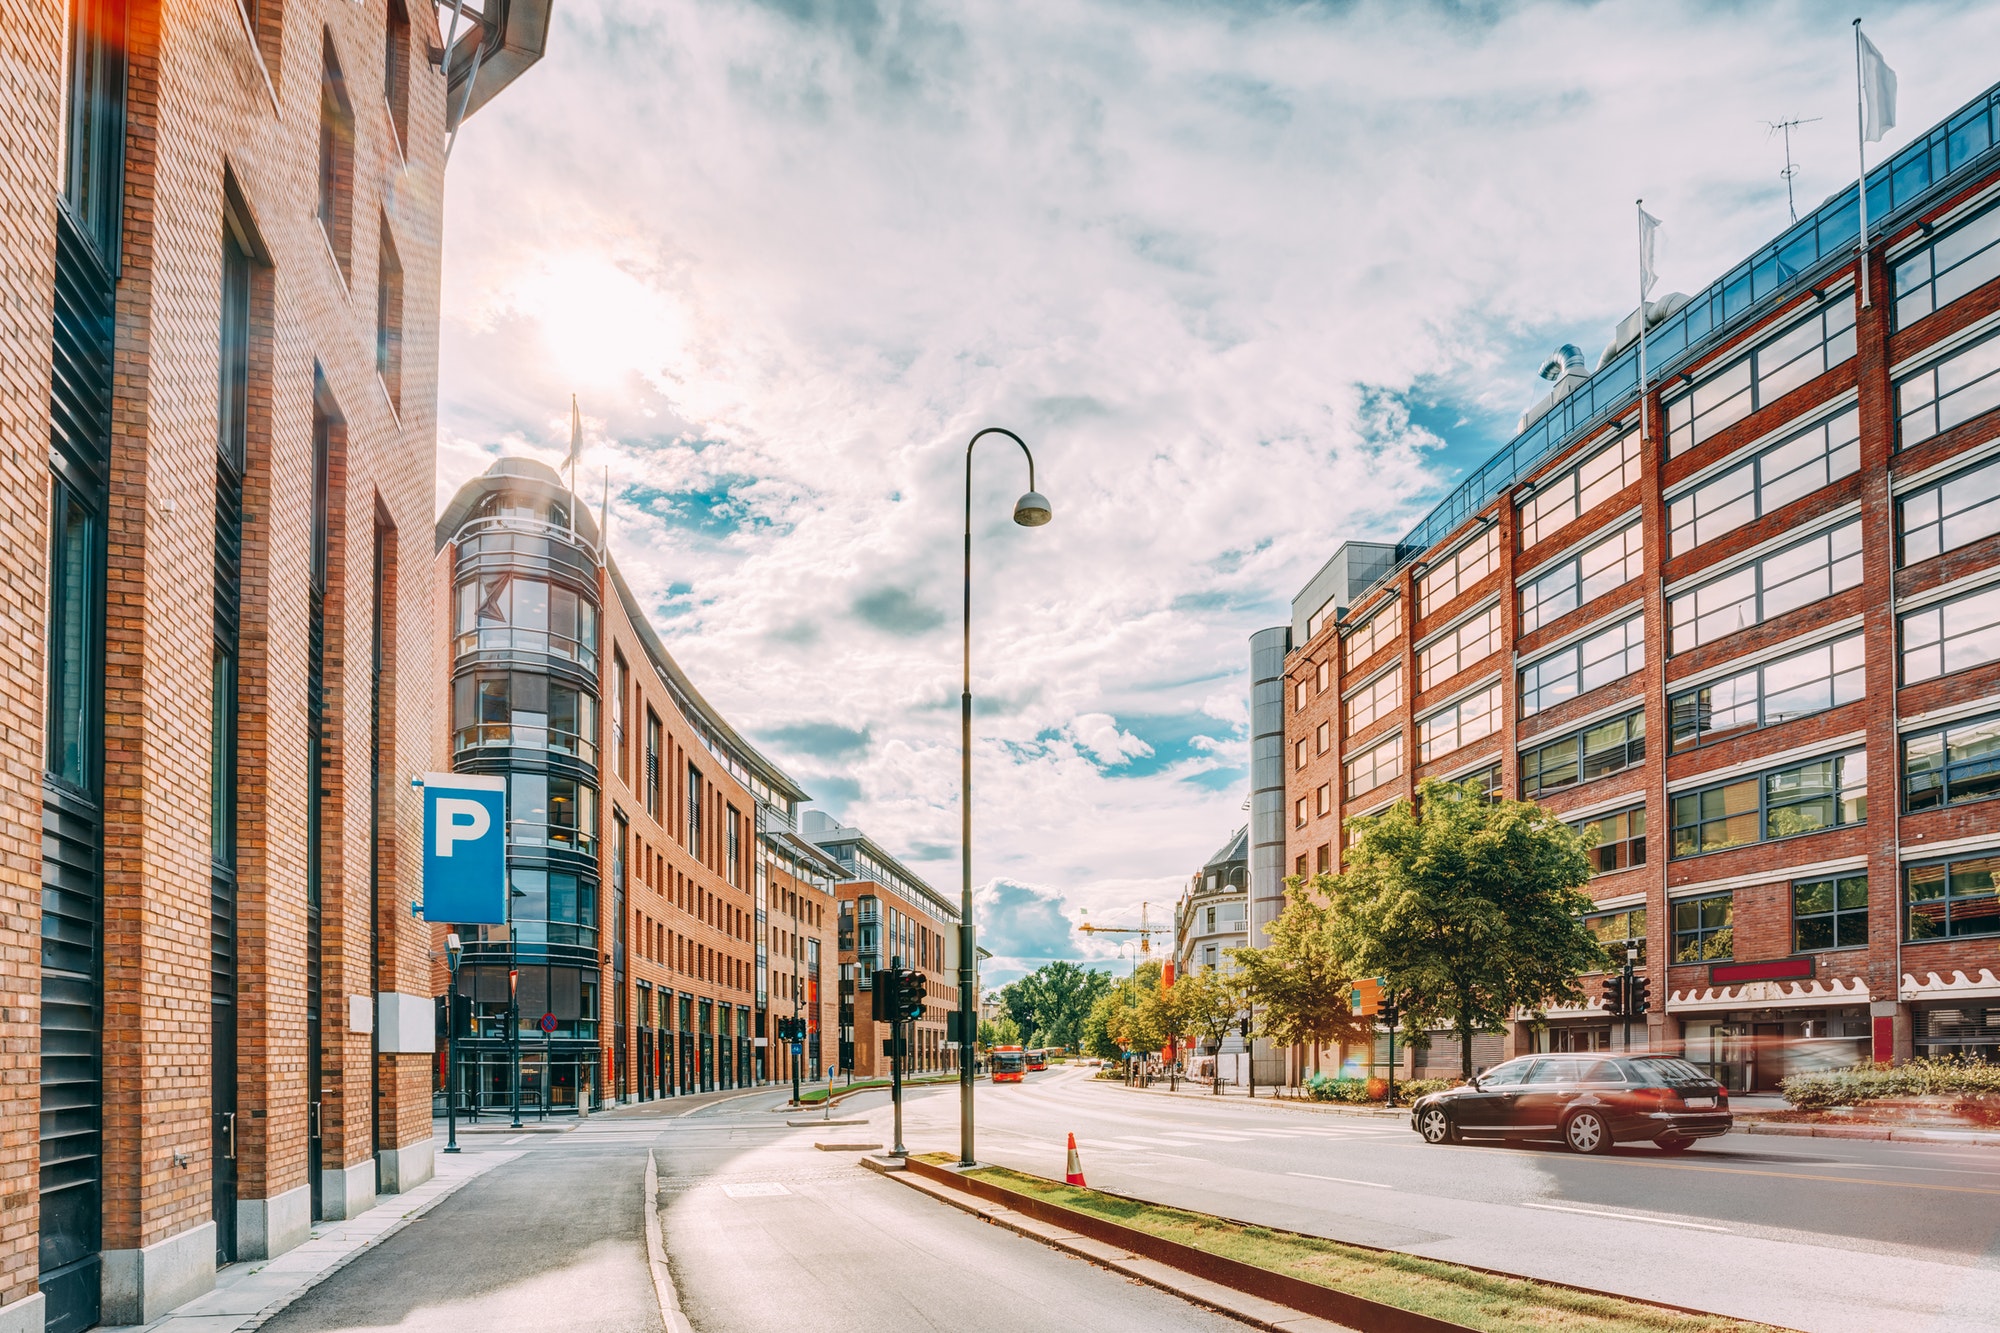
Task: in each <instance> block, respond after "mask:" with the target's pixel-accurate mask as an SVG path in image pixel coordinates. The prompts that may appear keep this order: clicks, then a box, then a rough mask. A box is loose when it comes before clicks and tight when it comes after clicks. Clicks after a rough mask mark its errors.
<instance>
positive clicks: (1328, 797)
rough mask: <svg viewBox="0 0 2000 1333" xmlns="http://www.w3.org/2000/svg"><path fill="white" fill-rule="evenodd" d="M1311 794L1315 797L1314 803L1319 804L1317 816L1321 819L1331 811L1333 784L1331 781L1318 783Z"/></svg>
mask: <svg viewBox="0 0 2000 1333" xmlns="http://www.w3.org/2000/svg"><path fill="white" fill-rule="evenodd" d="M1313 795H1314V797H1315V798H1316V804H1317V805H1318V806H1319V817H1320V818H1321V819H1324V818H1326V817H1327V816H1328V815H1330V814H1332V813H1333V784H1332V783H1331V782H1322V783H1320V785H1319V790H1318V791H1316V792H1314V793H1313Z"/></svg>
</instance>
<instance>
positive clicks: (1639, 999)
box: [1625, 972, 1653, 1018]
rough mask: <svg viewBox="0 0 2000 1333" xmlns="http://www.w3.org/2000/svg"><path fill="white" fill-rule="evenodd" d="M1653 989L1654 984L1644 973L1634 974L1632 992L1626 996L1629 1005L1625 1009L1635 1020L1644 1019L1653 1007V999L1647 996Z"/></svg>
mask: <svg viewBox="0 0 2000 1333" xmlns="http://www.w3.org/2000/svg"><path fill="white" fill-rule="evenodd" d="M1651 989H1652V983H1651V982H1650V981H1648V980H1647V979H1646V974H1645V973H1644V972H1634V973H1633V974H1632V992H1631V994H1630V995H1628V996H1626V999H1627V1001H1628V1003H1627V1004H1626V1006H1625V1007H1626V1009H1627V1011H1628V1012H1629V1013H1631V1015H1632V1016H1633V1017H1634V1018H1642V1017H1644V1016H1645V1013H1646V1010H1647V1009H1648V1008H1650V1007H1651V1006H1652V1002H1653V997H1652V996H1651V995H1649V994H1647V992H1648V991H1650V990H1651Z"/></svg>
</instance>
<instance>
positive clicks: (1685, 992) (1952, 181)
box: [1279, 88, 2000, 1089]
mask: <svg viewBox="0 0 2000 1333" xmlns="http://www.w3.org/2000/svg"><path fill="white" fill-rule="evenodd" d="M1996 136H2000V88H1996V89H1993V90H1989V91H1988V92H1986V93H1982V94H1981V95H1980V96H1979V97H1978V98H1976V99H1974V100H1973V101H1972V102H1971V103H1969V104H1968V105H1967V106H1965V107H1964V108H1963V109H1962V110H1960V111H1959V112H1957V113H1956V114H1954V115H1952V116H1951V117H1950V118H1948V119H1947V120H1946V121H1944V122H1943V123H1942V124H1940V125H1938V126H1937V127H1935V128H1934V129H1932V130H1931V131H1929V132H1928V133H1926V134H1922V135H1919V136H1917V137H1916V138H1915V140H1914V141H1913V142H1912V143H1911V144H1910V145H1909V146H1908V147H1906V148H1904V149H1903V150H1901V151H1900V152H1898V153H1896V154H1895V155H1894V156H1893V157H1892V158H1891V159H1890V160H1889V161H1888V162H1886V163H1883V164H1882V165H1881V166H1879V167H1878V168H1877V169H1875V170H1874V171H1872V172H1870V173H1869V177H1868V218H1869V227H1870V230H1869V235H1868V237H1867V244H1866V250H1865V255H1866V265H1867V267H1866V271H1865V274H1857V269H1856V253H1857V236H1858V232H1859V226H1858V210H1857V199H1856V195H1855V191H1854V190H1853V189H1849V190H1846V191H1844V192H1842V193H1841V194H1838V195H1836V196H1835V197H1834V198H1832V199H1830V200H1829V201H1828V202H1827V203H1826V204H1825V205H1824V206H1822V207H1821V208H1820V209H1818V210H1817V211H1816V212H1814V213H1813V214H1812V215H1811V216H1809V217H1806V218H1804V219H1802V220H1801V221H1799V222H1798V223H1797V224H1796V225H1794V226H1792V227H1791V228H1789V229H1787V230H1786V231H1785V232H1784V233H1783V234H1782V235H1780V236H1779V237H1777V238H1776V239H1775V240H1773V241H1772V242H1771V243H1769V244H1768V245H1765V246H1763V247H1761V248H1760V249H1758V250H1757V252H1756V253H1755V254H1753V255H1751V256H1750V257H1749V258H1748V259H1747V260H1745V261H1744V262H1743V263H1742V264H1740V265H1738V266H1737V267H1735V268H1734V269H1732V270H1730V271H1729V272H1728V273H1727V274H1725V275H1724V276H1723V277H1722V278H1721V279H1720V280H1718V281H1717V282H1716V283H1715V284H1714V285H1713V286H1711V287H1709V288H1708V289H1707V290H1706V291H1703V292H1700V293H1698V294H1697V295H1696V296H1695V297H1694V298H1693V299H1692V300H1688V299H1686V298H1683V297H1681V296H1679V295H1678V294H1676V295H1674V296H1671V297H1668V298H1666V299H1664V300H1662V301H1659V302H1656V303H1654V304H1653V305H1651V306H1650V307H1649V308H1648V309H1647V311H1646V313H1645V316H1644V317H1645V319H1646V321H1647V325H1648V332H1647V345H1646V350H1647V356H1648V371H1649V373H1648V378H1647V383H1646V384H1645V386H1644V389H1645V392H1644V394H1643V395H1641V393H1640V388H1641V386H1640V383H1639V376H1638V373H1637V370H1638V367H1637V351H1638V349H1637V347H1636V346H1635V338H1636V335H1637V332H1638V320H1639V318H1640V316H1639V314H1638V312H1635V313H1634V316H1633V317H1632V318H1631V319H1628V320H1627V321H1626V322H1625V324H1624V325H1622V326H1621V327H1620V329H1619V331H1618V333H1617V334H1616V336H1614V338H1613V340H1612V343H1611V345H1610V346H1609V347H1607V348H1606V349H1605V353H1604V356H1603V357H1602V359H1601V360H1600V361H1599V363H1598V365H1597V367H1596V368H1595V370H1594V371H1586V369H1585V366H1584V363H1583V359H1582V356H1581V354H1580V353H1578V352H1577V350H1576V349H1575V348H1565V349H1563V350H1562V351H1561V352H1559V353H1558V354H1557V355H1556V356H1555V357H1552V358H1551V359H1550V363H1549V365H1548V366H1547V367H1546V368H1545V370H1544V376H1545V378H1547V379H1549V380H1551V381H1552V382H1553V387H1552V389H1551V391H1550V392H1549V394H1548V396H1547V397H1545V398H1544V399H1542V401H1541V402H1540V403H1539V404H1538V405H1537V406H1536V407H1535V408H1534V409H1532V410H1531V411H1530V412H1529V413H1528V414H1527V415H1526V416H1525V417H1524V419H1523V422H1522V426H1521V433H1520V434H1519V435H1518V436H1517V437H1516V438H1515V439H1514V440H1513V442H1511V443H1510V444H1508V445H1507V446H1506V447H1505V448H1503V449H1502V450H1501V451H1500V452H1499V453H1498V454H1497V455H1495V456H1494V457H1493V458H1492V459H1490V460H1488V461H1487V462H1486V463H1485V464H1484V465H1483V466H1481V467H1480V468H1479V469H1478V470H1477V471H1476V472H1475V473H1473V474H1472V475H1471V476H1470V477H1469V478H1467V479H1466V480H1465V481H1464V482H1463V483H1462V484H1461V485H1460V486H1459V487H1458V488H1457V490H1456V491H1454V492H1453V493H1452V494H1451V495H1450V496H1449V497H1448V498H1446V499H1445V500H1444V501H1443V503H1441V504H1440V505H1439V506H1438V507H1437V508H1436V509H1435V510H1434V511H1433V512H1432V513H1431V515H1430V516H1429V517H1428V518H1426V519H1425V520H1424V522H1423V523H1422V524H1421V525H1419V526H1418V528H1417V529H1416V530H1415V531H1414V532H1412V533H1411V534H1410V535H1409V536H1408V537H1406V538H1405V539H1404V540H1402V541H1401V542H1398V543H1395V544H1394V545H1393V546H1390V545H1387V544H1367V543H1349V544H1348V545H1347V546H1346V547H1344V548H1343V549H1342V551H1341V552H1339V553H1338V554H1337V555H1336V557H1335V559H1334V561H1333V562H1331V564H1330V565H1329V568H1328V569H1327V570H1324V571H1322V573H1321V574H1320V575H1319V576H1318V577H1316V578H1315V580H1314V581H1313V582H1312V583H1311V584H1309V585H1308V587H1307V589H1306V590H1305V591H1304V592H1302V593H1301V595H1300V597H1299V599H1298V600H1297V601H1296V602H1295V603H1294V606H1293V623H1292V625H1291V626H1290V627H1289V631H1288V633H1289V637H1290V640H1291V647H1290V651H1289V652H1288V654H1287V655H1286V657H1285V659H1284V675H1283V680H1282V686H1283V691H1282V693H1283V710H1284V730H1283V745H1284V748H1283V752H1282V763H1283V769H1284V784H1285V788H1284V795H1285V804H1284V806H1283V810H1282V822H1283V825H1284V828H1285V842H1284V858H1285V863H1286V868H1287V869H1288V870H1289V871H1290V872H1292V873H1310V872H1312V871H1315V870H1318V869H1322V868H1328V867H1331V866H1333V865H1335V864H1336V863H1337V862H1338V861H1339V859H1340V856H1341V850H1342V836H1343V835H1342V831H1341V830H1342V821H1343V820H1344V819H1349V818H1352V817H1354V816H1356V815H1365V814H1370V813H1373V812H1376V811H1379V810H1381V809H1382V808H1384V807H1385V806H1387V805H1388V804H1389V803H1390V802H1392V801H1395V800H1398V799H1401V798H1404V797H1407V796H1409V795H1411V794H1412V792H1413V789H1414V784H1415V782H1416V781H1417V780H1418V779H1420V778H1426V777H1439V778H1453V779H1474V778H1476V779H1478V780H1480V781H1482V782H1484V783H1486V784H1487V786H1488V787H1489V788H1490V789H1491V790H1493V791H1495V792H1504V793H1505V794H1506V795H1508V796H1514V797H1524V798H1529V799H1533V800H1537V801H1540V802H1542V803H1543V804H1545V805H1546V806H1548V807H1549V808H1550V809H1552V810H1554V811H1556V812H1557V813H1559V814H1560V815H1561V816H1562V817H1563V818H1564V819H1566V820H1568V821H1570V822H1571V823H1573V824H1574V825H1576V826H1578V827H1579V828H1582V829H1584V830H1586V831H1587V832H1588V833H1589V834H1590V835H1591V836H1592V837H1593V839H1594V841H1595V848H1596V850H1595V851H1594V852H1593V856H1594V858H1595V863H1596V865H1595V869H1596V874H1595V878H1594V879H1593V880H1592V881H1591V884H1590V892H1591V895H1592V897H1593V898H1594V899H1595V902H1596V910H1595V912H1594V913H1593V914H1592V915H1591V917H1590V925H1591V927H1592V928H1593V929H1594V930H1596V931H1597V933H1598V934H1599V936H1600V937H1601V938H1603V939H1604V940H1605V941H1606V942H1607V943H1608V944H1610V945H1611V946H1612V947H1613V951H1614V953H1615V954H1617V955H1621V956H1622V954H1623V953H1624V950H1625V947H1626V944H1627V941H1628V940H1629V941H1630V942H1631V947H1633V948H1635V949H1637V950H1638V951H1639V954H1640V960H1639V966H1640V967H1641V968H1642V969H1643V970H1644V972H1645V974H1646V976H1647V977H1648V978H1649V981H1650V986H1651V1000H1652V1011H1651V1012H1650V1013H1648V1014H1647V1015H1646V1016H1645V1018H1644V1020H1643V1022H1642V1023H1641V1025H1640V1027H1639V1030H1638V1032H1637V1033H1635V1036H1634V1042H1635V1044H1638V1043H1639V1042H1641V1041H1643V1042H1646V1043H1649V1044H1650V1045H1651V1046H1652V1047H1654V1048H1655V1049H1668V1050H1675V1051H1683V1052H1685V1054H1686V1056H1687V1058H1688V1059H1690V1060H1692V1061H1694V1062H1695V1063H1697V1064H1699V1065H1701V1066H1702V1067H1703V1068H1705V1069H1708V1070H1711V1071H1713V1072H1714V1073H1715V1075H1716V1076H1718V1077H1719V1078H1722V1079H1723V1080H1724V1081H1725V1082H1727V1083H1728V1085H1729V1086H1730V1087H1732V1088H1738V1089H1744V1088H1753V1089H1765V1088H1771V1087H1774V1086H1775V1085H1776V1083H1777V1081H1778V1080H1779V1079H1780V1078H1782V1077H1783V1076H1784V1075H1785V1074H1786V1073H1787V1072H1788V1071H1790V1070H1794V1069H1799V1068H1805V1067H1811V1066H1814V1065H1826V1064H1845V1063H1848V1062H1851V1061H1852V1060H1854V1059H1856V1058H1863V1057H1870V1056H1872V1057H1874V1058H1876V1059H1883V1060H1886V1059H1890V1058H1892V1057H1893V1058H1903V1057H1907V1056H1910V1055H1912V1054H1931V1055H1938V1054H1945V1053H1950V1052H1959V1053H1966V1054H1973V1055H1978V1056H1982V1057H1984V1058H1987V1059H1992V1058H1996V1057H2000V1007H1996V1006H1997V1005H2000V801H1996V800H1994V799H1992V798H1993V797H1995V796H2000V784H1996V780H1995V775H1996V773H2000V410H1995V409H1996V408H2000V149H1997V148H1996V147H1995V140H1996ZM1642 413H1643V414H1644V415H1643V418H1642V416H1641V414H1642ZM1279 632H1281V633H1284V632H1286V631H1279ZM1871 787H1872V791H1871ZM1871 797H1872V799H1871ZM1649 835H1650V836H1649ZM1587 991H1588V992H1589V993H1590V994H1591V995H1592V996H1593V997H1594V996H1595V995H1596V994H1597V992H1598V987H1597V986H1596V985H1595V984H1594V983H1593V984H1591V985H1589V986H1588V987H1587ZM1534 1018H1535V1016H1529V1015H1524V1016H1523V1020H1524V1021H1523V1022H1521V1023H1519V1024H1517V1025H1516V1026H1515V1028H1514V1030H1513V1031H1512V1032H1511V1033H1509V1034H1508V1035H1507V1037H1506V1038H1505V1040H1504V1043H1503V1041H1502V1039H1499V1038H1495V1039H1494V1040H1493V1043H1492V1047H1491V1049H1490V1050H1488V1051H1485V1052H1479V1051H1476V1052H1475V1055H1476V1057H1477V1058H1478V1063H1480V1064H1485V1063H1489V1062H1490V1061H1491V1060H1492V1059H1496V1058H1498V1057H1499V1056H1500V1055H1501V1054H1503V1053H1505V1051H1507V1050H1521V1049H1526V1048H1528V1047H1529V1046H1530V1045H1533V1044H1540V1045H1541V1046H1543V1047H1555V1048H1558V1049H1593V1048H1596V1049H1601V1048H1605V1047H1612V1048H1616V1047H1617V1046H1618V1045H1620V1044H1621V1043H1622V1041H1623V1037H1624V1034H1623V1024H1622V1023H1616V1024H1614V1023H1612V1022H1611V1021H1609V1020H1608V1019H1607V1018H1606V1017H1605V1015H1604V1013H1603V1010H1602V1007H1601V1005H1599V1004H1598V1003H1597V1001H1596V1000H1595V999H1594V998H1593V1000H1592V1003H1591V1004H1590V1005H1589V1006H1587V1007H1583V1008H1579V1009H1576V1010H1573V1011H1566V1012H1559V1013H1553V1014H1549V1015H1547V1016H1546V1021H1545V1023H1544V1022H1540V1021H1533V1020H1534ZM1439 1058H1442V1059H1444V1060H1445V1062H1446V1063H1450V1064H1453V1065H1455V1064H1456V1054H1455V1049H1454V1050H1453V1051H1452V1052H1449V1053H1446V1054H1445V1055H1443V1056H1440V1057H1439Z"/></svg>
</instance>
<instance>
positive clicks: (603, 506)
mask: <svg viewBox="0 0 2000 1333" xmlns="http://www.w3.org/2000/svg"><path fill="white" fill-rule="evenodd" d="M610 558H611V465H610V464H608V463H607V464H605V466H604V495H603V497H602V498H601V499H599V500H598V502H597V563H598V564H600V565H601V564H603V563H604V562H605V561H607V560H609V559H610Z"/></svg>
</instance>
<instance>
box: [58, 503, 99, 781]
mask: <svg viewBox="0 0 2000 1333" xmlns="http://www.w3.org/2000/svg"><path fill="white" fill-rule="evenodd" d="M49 527H50V532H49V564H50V578H49V665H48V703H47V708H48V742H47V743H48V759H47V761H46V762H47V766H48V772H49V773H50V774H51V775H53V776H54V777H56V778H59V779H60V780H62V781H63V782H64V783H67V784H68V785H69V786H71V787H74V788H76V789H77V790H79V791H91V790H93V789H94V788H95V786H96V766H95V764H94V763H93V758H94V747H93V746H92V745H91V744H90V737H91V735H92V734H93V730H92V724H93V721H94V720H95V718H96V715H97V710H96V706H95V704H94V702H93V700H92V694H93V691H92V689H91V681H92V680H93V679H94V677H95V676H96V674H97V663H96V661H95V652H94V647H93V646H94V645H95V644H96V643H97V641H98V637H97V636H98V627H97V624H96V620H97V615H98V610H97V608H98V601H97V578H98V559H97V516H96V515H95V514H94V513H92V512H91V510H90V509H89V508H87V507H86V506H85V505H84V504H83V502H82V500H81V499H79V498H78V496H77V494H76V493H75V492H74V491H73V490H71V489H70V487H69V485H68V484H67V483H65V482H62V481H57V482H56V483H55V498H54V504H53V505H51V506H50V523H49Z"/></svg>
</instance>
